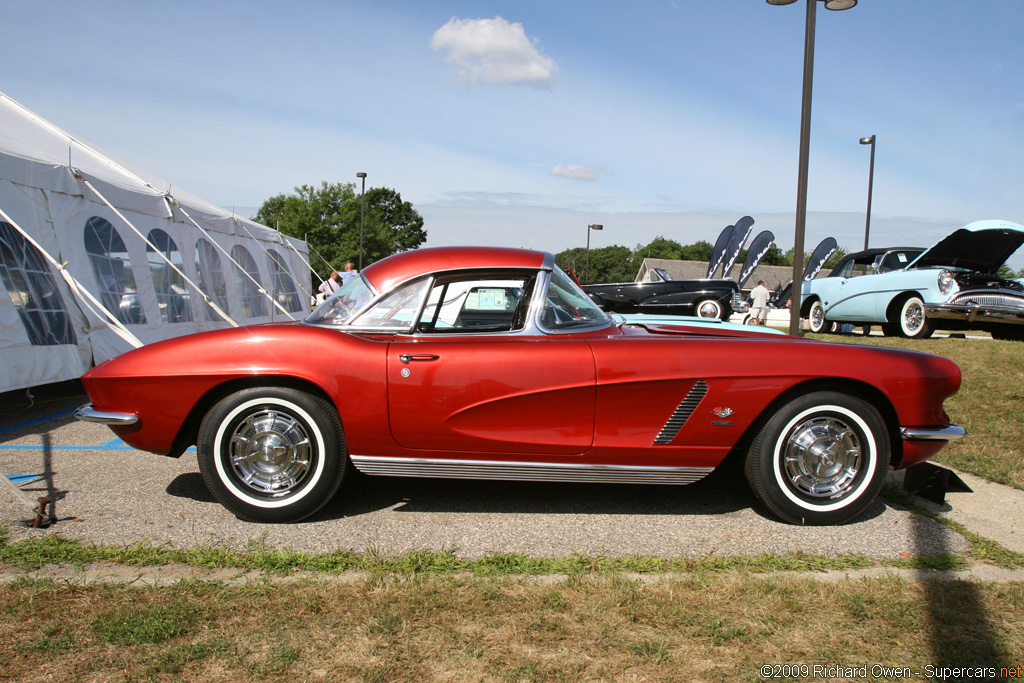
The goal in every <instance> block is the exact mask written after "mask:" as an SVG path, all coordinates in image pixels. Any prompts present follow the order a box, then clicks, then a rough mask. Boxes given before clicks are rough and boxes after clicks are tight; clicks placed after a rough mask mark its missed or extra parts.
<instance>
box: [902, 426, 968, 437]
mask: <svg viewBox="0 0 1024 683" xmlns="http://www.w3.org/2000/svg"><path fill="white" fill-rule="evenodd" d="M900 435H901V436H902V437H903V439H904V440H905V441H956V440H957V439H962V438H964V436H966V435H967V430H966V429H964V428H963V427H961V426H960V425H946V426H945V427H901V428H900Z"/></svg>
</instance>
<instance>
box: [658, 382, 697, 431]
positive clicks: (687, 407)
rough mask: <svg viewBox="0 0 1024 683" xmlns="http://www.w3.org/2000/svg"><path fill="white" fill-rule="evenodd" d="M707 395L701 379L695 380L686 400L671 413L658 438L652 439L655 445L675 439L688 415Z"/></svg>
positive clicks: (688, 417)
mask: <svg viewBox="0 0 1024 683" xmlns="http://www.w3.org/2000/svg"><path fill="white" fill-rule="evenodd" d="M707 393H708V385H707V383H705V382H704V380H702V379H699V380H697V383H696V384H694V385H693V387H692V388H691V389H690V392H689V393H688V394H686V398H684V399H683V401H682V403H680V404H679V406H678V407H677V408H676V409H675V411H674V412H673V413H672V417H670V418H669V419H668V422H666V423H665V426H664V427H662V428H661V431H660V432H658V436H657V437H656V438H655V439H654V443H655V445H659V444H667V443H670V442H671V441H672V439H674V438H676V434H678V433H679V430H680V429H682V428H683V425H684V424H686V421H687V420H689V419H690V415H692V414H693V411H694V410H695V409H696V408H697V404H698V403H700V402H701V399H703V398H704V395H705V394H707Z"/></svg>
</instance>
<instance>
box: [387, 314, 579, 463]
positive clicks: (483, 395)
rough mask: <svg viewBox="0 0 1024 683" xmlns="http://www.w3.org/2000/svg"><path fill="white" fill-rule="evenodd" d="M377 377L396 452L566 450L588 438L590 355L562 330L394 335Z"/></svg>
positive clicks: (568, 452) (567, 452)
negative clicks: (381, 379)
mask: <svg viewBox="0 0 1024 683" xmlns="http://www.w3.org/2000/svg"><path fill="white" fill-rule="evenodd" d="M387 383H388V417H389V421H390V426H391V434H392V436H393V437H394V439H395V441H396V442H398V443H399V444H400V445H402V446H404V447H406V448H412V449H417V450H428V451H467V452H481V453H538V454H541V453H544V454H557V455H576V454H580V453H583V452H585V451H586V450H588V449H589V448H590V447H591V445H592V444H593V440H594V405H595V396H596V371H595V366H594V356H593V353H592V352H591V349H590V346H589V345H588V344H587V343H586V342H584V341H579V340H573V339H571V338H567V337H566V336H565V335H561V336H554V335H553V336H527V337H517V336H516V335H514V334H493V333H485V334H473V333H470V334H464V335H455V334H453V335H443V336H435V335H427V334H412V335H401V336H398V337H397V338H396V339H395V341H394V342H392V343H391V344H390V345H389V348H388V360H387Z"/></svg>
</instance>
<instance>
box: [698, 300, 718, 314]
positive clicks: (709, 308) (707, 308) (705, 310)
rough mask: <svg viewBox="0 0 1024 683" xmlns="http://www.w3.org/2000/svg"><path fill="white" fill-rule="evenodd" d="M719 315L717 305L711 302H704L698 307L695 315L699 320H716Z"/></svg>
mask: <svg viewBox="0 0 1024 683" xmlns="http://www.w3.org/2000/svg"><path fill="white" fill-rule="evenodd" d="M719 313H720V309H719V308H718V305H717V304H715V302H713V301H705V302H704V303H702V304H701V305H700V309H699V310H698V311H697V315H698V316H700V317H701V318H717V317H718V315H719Z"/></svg>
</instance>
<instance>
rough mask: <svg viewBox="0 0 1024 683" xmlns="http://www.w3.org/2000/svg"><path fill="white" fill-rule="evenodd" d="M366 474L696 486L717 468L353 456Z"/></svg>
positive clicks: (353, 461) (356, 463)
mask: <svg viewBox="0 0 1024 683" xmlns="http://www.w3.org/2000/svg"><path fill="white" fill-rule="evenodd" d="M350 457H351V459H352V464H353V465H355V467H356V469H357V470H359V471H360V472H363V473H364V474H369V475H374V476H379V477H426V478H437V479H495V480H507V481H553V482H580V483H584V482H587V483H615V484H692V483H693V482H695V481H699V480H701V479H703V478H704V477H705V476H707V475H708V474H709V473H710V472H712V471H713V470H714V468H713V467H635V466H630V465H581V464H565V463H540V462H498V461H493V460H446V459H439V458H395V457H385V456H372V455H353V456H350Z"/></svg>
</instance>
